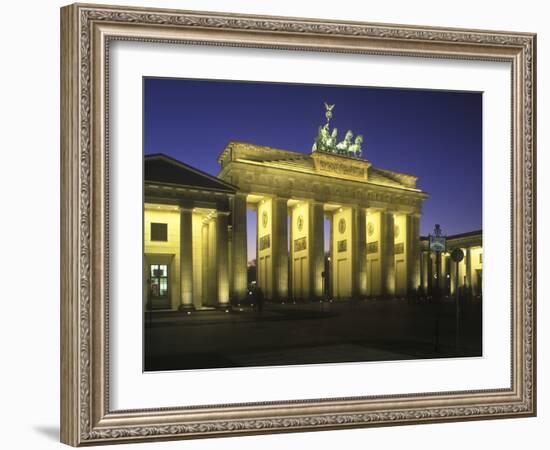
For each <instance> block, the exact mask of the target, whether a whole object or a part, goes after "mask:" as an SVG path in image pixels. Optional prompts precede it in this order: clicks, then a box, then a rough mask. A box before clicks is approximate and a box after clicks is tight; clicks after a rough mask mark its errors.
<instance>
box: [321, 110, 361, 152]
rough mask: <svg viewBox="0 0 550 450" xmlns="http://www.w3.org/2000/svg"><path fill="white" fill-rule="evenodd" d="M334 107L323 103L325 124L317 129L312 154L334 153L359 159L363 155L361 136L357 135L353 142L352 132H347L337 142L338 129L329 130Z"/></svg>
mask: <svg viewBox="0 0 550 450" xmlns="http://www.w3.org/2000/svg"><path fill="white" fill-rule="evenodd" d="M335 106H336V105H329V104H328V103H326V102H325V117H326V119H327V122H326V123H325V124H324V125H321V126H320V127H319V130H318V131H317V137H316V138H315V142H314V143H313V147H312V148H311V150H312V151H314V152H326V153H335V154H337V155H344V156H349V157H353V158H360V157H361V155H362V154H363V150H362V148H361V144H362V143H363V136H361V135H360V134H358V135H357V136H356V137H355V140H353V132H352V131H351V130H348V131H347V132H346V135H345V137H344V140H342V141H340V142H337V137H338V128H333V129H332V131H331V130H330V119H331V118H332V110H333V109H334V107H335Z"/></svg>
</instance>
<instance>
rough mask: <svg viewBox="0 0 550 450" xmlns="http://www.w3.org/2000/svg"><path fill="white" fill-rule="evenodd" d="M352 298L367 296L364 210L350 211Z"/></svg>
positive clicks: (365, 217)
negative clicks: (351, 226) (351, 228)
mask: <svg viewBox="0 0 550 450" xmlns="http://www.w3.org/2000/svg"><path fill="white" fill-rule="evenodd" d="M352 225H353V230H352V240H353V241H352V243H351V248H352V258H353V259H352V261H353V268H352V286H353V291H352V292H353V298H355V299H357V298H360V297H365V296H366V295H367V216H366V211H365V209H364V208H359V207H354V208H353V209H352Z"/></svg>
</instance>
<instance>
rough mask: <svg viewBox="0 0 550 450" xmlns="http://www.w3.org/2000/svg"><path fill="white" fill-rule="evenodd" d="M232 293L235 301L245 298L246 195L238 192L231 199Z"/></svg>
mask: <svg viewBox="0 0 550 450" xmlns="http://www.w3.org/2000/svg"><path fill="white" fill-rule="evenodd" d="M232 226H233V227H232V228H233V254H232V260H233V295H234V296H235V300H236V301H237V302H240V301H242V300H243V299H245V298H246V292H247V268H246V265H247V248H246V244H247V241H246V238H247V236H246V195H245V194H241V193H238V194H236V195H235V197H234V199H233V211H232Z"/></svg>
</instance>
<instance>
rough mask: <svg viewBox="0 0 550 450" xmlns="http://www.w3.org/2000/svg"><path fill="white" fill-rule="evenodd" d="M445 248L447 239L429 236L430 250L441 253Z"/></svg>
mask: <svg viewBox="0 0 550 450" xmlns="http://www.w3.org/2000/svg"><path fill="white" fill-rule="evenodd" d="M446 247H447V238H446V237H445V236H433V235H430V250H431V251H432V252H436V253H443V252H444V251H445V249H446Z"/></svg>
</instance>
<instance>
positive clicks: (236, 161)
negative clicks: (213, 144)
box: [218, 129, 427, 301]
mask: <svg viewBox="0 0 550 450" xmlns="http://www.w3.org/2000/svg"><path fill="white" fill-rule="evenodd" d="M321 131H322V130H321V129H320V133H321ZM348 133H350V132H348ZM347 137H348V135H346V139H347ZM218 162H219V163H220V165H221V171H220V173H219V175H218V177H219V178H221V179H222V180H224V181H226V182H228V183H230V184H231V185H233V186H236V187H237V188H238V193H237V194H236V195H235V197H234V201H233V210H232V218H231V225H232V230H233V246H232V255H231V257H232V272H233V280H232V289H233V294H234V298H236V299H240V298H243V297H244V296H245V295H246V259H247V253H246V252H247V247H246V239H247V236H246V233H247V227H246V211H247V208H248V209H251V208H252V209H254V210H256V211H257V217H258V221H257V222H258V230H257V255H256V260H257V281H258V284H259V286H260V287H261V288H262V290H263V291H264V293H265V296H266V298H268V299H271V300H278V301H286V300H290V299H293V300H304V299H320V298H323V297H325V296H330V297H331V298H336V299H339V298H342V299H343V298H361V297H368V296H393V295H397V296H403V295H406V294H407V292H410V291H412V290H415V289H417V288H418V287H419V286H420V235H419V234H420V231H419V219H420V214H421V206H422V201H423V200H424V199H426V198H427V195H426V194H425V193H424V192H422V191H421V190H420V189H418V188H417V187H416V180H417V178H416V177H414V176H412V175H407V174H403V173H398V172H393V171H389V170H383V169H378V168H375V167H373V166H372V165H371V164H370V162H369V161H367V160H365V159H361V158H359V157H357V156H355V155H353V156H352V155H350V153H349V152H348V153H343V152H336V151H335V152H329V151H327V150H326V149H321V148H319V146H318V147H316V146H314V150H313V151H312V153H311V154H304V153H298V152H293V151H288V150H281V149H275V148H271V147H266V146H261V145H254V144H249V143H244V142H235V141H232V142H230V143H229V144H228V145H227V146H226V148H225V149H224V150H223V151H222V152H221V154H220V155H219V157H218ZM325 218H326V219H328V220H329V221H330V245H329V249H330V250H329V257H328V258H327V261H328V262H329V270H328V272H329V273H330V280H329V282H328V283H326V282H325V280H324V277H323V276H324V272H325V250H324V247H325V242H324V222H325ZM325 286H329V288H328V292H327V290H326V289H325Z"/></svg>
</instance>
